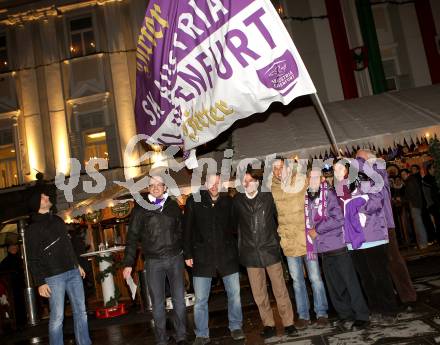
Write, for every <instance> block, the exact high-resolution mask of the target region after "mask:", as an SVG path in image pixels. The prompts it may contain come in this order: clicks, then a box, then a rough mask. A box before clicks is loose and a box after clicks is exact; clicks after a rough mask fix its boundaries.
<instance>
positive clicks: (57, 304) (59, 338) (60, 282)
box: [46, 268, 92, 345]
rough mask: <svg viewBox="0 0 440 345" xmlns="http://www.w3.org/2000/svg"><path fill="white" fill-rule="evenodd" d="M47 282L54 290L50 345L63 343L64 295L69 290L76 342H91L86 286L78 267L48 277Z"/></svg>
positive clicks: (86, 343)
mask: <svg viewBox="0 0 440 345" xmlns="http://www.w3.org/2000/svg"><path fill="white" fill-rule="evenodd" d="M46 284H47V285H49V288H50V290H51V291H52V293H51V295H50V297H49V306H50V319H49V343H50V345H62V344H64V340H63V320H64V297H65V294H66V292H67V295H68V296H69V301H70V305H71V306H72V313H73V326H74V331H75V342H76V344H78V345H89V344H91V343H92V342H91V340H90V336H89V328H88V325H87V313H86V306H85V299H84V286H83V282H82V279H81V276H80V274H79V270H78V269H77V268H75V269H73V270H70V271H67V272H64V273H61V274H57V275H55V276H52V277H49V278H46Z"/></svg>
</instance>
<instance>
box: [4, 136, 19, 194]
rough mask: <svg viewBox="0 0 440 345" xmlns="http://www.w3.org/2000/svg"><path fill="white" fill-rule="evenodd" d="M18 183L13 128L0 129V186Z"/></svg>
mask: <svg viewBox="0 0 440 345" xmlns="http://www.w3.org/2000/svg"><path fill="white" fill-rule="evenodd" d="M13 185H18V172H17V160H16V153H15V146H14V140H13V134H12V128H6V129H0V188H6V187H11V186H13Z"/></svg>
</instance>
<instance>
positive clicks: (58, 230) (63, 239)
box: [25, 212, 78, 286]
mask: <svg viewBox="0 0 440 345" xmlns="http://www.w3.org/2000/svg"><path fill="white" fill-rule="evenodd" d="M31 221H32V223H31V224H30V226H29V228H28V229H27V230H26V232H25V238H26V247H27V258H28V261H29V267H30V270H31V273H32V277H33V278H34V283H35V285H36V286H40V285H43V284H45V280H44V279H45V278H48V277H51V276H54V275H57V274H61V273H64V272H67V271H70V270H72V269H74V268H75V267H78V260H77V258H76V255H75V252H74V251H73V248H72V243H71V242H70V238H69V235H68V233H67V228H66V224H64V221H63V220H62V219H61V218H60V217H58V216H56V215H54V214H52V213H50V212H49V213H45V214H39V213H37V214H34V215H33V216H32V218H31Z"/></svg>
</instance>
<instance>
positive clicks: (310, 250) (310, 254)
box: [304, 182, 328, 260]
mask: <svg viewBox="0 0 440 345" xmlns="http://www.w3.org/2000/svg"><path fill="white" fill-rule="evenodd" d="M327 193H328V186H327V182H323V183H321V188H320V192H319V198H321V205H322V209H321V214H319V209H318V212H317V213H316V214H315V218H314V219H313V224H315V222H317V221H320V220H326V219H327V215H326V212H327ZM309 202H310V200H309V195H308V194H307V193H306V196H305V202H304V218H305V231H306V250H307V259H309V260H316V259H317V257H316V253H315V249H314V245H313V240H312V238H311V237H310V236H309V231H310V230H311V229H313V226H312V223H311V221H310V215H309ZM312 202H314V201H312ZM318 207H319V206H318Z"/></svg>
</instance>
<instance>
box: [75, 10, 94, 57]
mask: <svg viewBox="0 0 440 345" xmlns="http://www.w3.org/2000/svg"><path fill="white" fill-rule="evenodd" d="M69 24H70V47H69V50H70V56H72V57H77V56H84V55H89V54H93V53H95V52H96V41H95V34H94V32H93V21H92V17H82V18H76V19H72V20H70V23H69Z"/></svg>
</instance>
